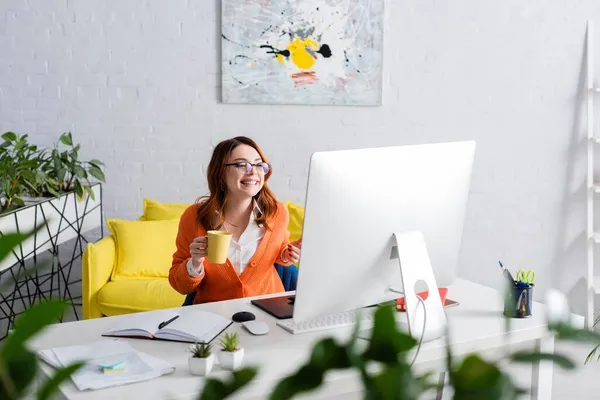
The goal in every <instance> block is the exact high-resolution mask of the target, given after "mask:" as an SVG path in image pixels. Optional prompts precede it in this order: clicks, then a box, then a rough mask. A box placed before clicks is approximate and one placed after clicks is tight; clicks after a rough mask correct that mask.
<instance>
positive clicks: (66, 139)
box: [59, 132, 73, 146]
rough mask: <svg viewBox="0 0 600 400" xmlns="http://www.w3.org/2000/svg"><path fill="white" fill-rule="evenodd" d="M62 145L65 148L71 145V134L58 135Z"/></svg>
mask: <svg viewBox="0 0 600 400" xmlns="http://www.w3.org/2000/svg"><path fill="white" fill-rule="evenodd" d="M59 140H60V141H61V142H62V143H63V144H64V145H67V146H72V145H73V138H72V137H71V132H69V133H63V134H62V135H60V139H59Z"/></svg>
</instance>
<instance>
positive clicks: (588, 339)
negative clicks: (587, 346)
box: [548, 324, 600, 344]
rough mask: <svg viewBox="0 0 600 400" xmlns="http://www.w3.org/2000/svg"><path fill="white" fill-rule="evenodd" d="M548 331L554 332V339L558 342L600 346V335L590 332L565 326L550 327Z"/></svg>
mask: <svg viewBox="0 0 600 400" xmlns="http://www.w3.org/2000/svg"><path fill="white" fill-rule="evenodd" d="M548 329H549V330H551V331H553V332H556V339H558V340H570V341H573V342H581V343H591V344H600V333H598V332H595V331H592V330H588V329H579V328H573V327H571V326H569V325H566V324H559V325H552V326H549V327H548Z"/></svg>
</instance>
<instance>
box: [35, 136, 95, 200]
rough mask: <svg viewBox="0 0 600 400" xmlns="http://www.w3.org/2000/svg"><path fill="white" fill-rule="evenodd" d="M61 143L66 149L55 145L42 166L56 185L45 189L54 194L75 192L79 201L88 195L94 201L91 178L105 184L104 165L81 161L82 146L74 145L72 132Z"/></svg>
mask: <svg viewBox="0 0 600 400" xmlns="http://www.w3.org/2000/svg"><path fill="white" fill-rule="evenodd" d="M59 142H60V143H61V144H62V145H63V146H64V147H65V148H64V149H61V148H60V147H59V144H55V145H54V148H53V149H52V150H51V151H50V153H49V155H48V157H47V158H46V159H45V160H44V163H43V165H42V170H43V172H44V173H45V174H46V176H47V177H48V178H49V182H50V184H54V187H52V188H50V185H47V186H45V187H44V189H46V190H47V191H48V192H50V193H52V194H54V193H65V192H69V191H71V190H74V191H75V193H76V194H77V197H78V198H79V199H83V198H84V195H85V193H87V194H88V195H89V196H90V197H91V198H92V199H93V200H94V199H95V198H94V192H93V190H92V188H91V187H90V182H89V178H90V177H93V178H96V179H97V180H99V181H100V182H105V177H104V172H102V168H101V167H102V166H103V163H102V162H101V161H99V160H90V161H82V160H80V159H79V151H80V149H81V145H79V144H77V145H75V144H74V143H73V136H72V134H71V132H67V133H63V134H62V135H61V136H60V138H59ZM51 189H52V190H51Z"/></svg>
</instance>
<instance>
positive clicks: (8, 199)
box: [0, 132, 47, 214]
mask: <svg viewBox="0 0 600 400" xmlns="http://www.w3.org/2000/svg"><path fill="white" fill-rule="evenodd" d="M2 139H3V142H2V143H1V144H0V191H1V193H2V195H1V196H0V197H1V199H0V214H3V213H6V212H9V211H12V210H14V209H16V208H18V207H22V206H24V205H25V203H24V201H23V199H22V196H23V195H24V194H27V193H35V192H36V191H37V188H38V187H39V186H40V185H42V184H43V183H44V182H45V181H46V180H47V177H46V175H45V173H44V172H43V171H42V170H41V169H40V167H41V166H42V164H43V163H44V154H43V152H40V151H38V148H37V146H35V145H33V144H30V143H29V141H28V136H27V135H22V136H18V135H17V134H16V133H14V132H6V133H4V134H3V135H2Z"/></svg>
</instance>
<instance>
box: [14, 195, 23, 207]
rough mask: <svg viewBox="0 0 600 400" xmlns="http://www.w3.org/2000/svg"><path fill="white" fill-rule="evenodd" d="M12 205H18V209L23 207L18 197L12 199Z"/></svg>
mask: <svg viewBox="0 0 600 400" xmlns="http://www.w3.org/2000/svg"><path fill="white" fill-rule="evenodd" d="M13 203H15V204H16V205H18V206H19V207H23V206H24V205H25V202H24V201H23V200H22V199H21V198H20V197H19V196H15V197H14V198H13Z"/></svg>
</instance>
